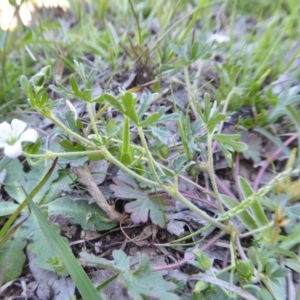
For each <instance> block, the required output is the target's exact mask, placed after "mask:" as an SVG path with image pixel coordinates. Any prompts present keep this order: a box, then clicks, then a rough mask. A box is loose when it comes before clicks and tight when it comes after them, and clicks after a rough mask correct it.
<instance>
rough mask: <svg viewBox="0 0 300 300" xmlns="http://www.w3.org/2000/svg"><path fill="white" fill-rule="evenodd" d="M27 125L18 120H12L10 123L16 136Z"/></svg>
mask: <svg viewBox="0 0 300 300" xmlns="http://www.w3.org/2000/svg"><path fill="white" fill-rule="evenodd" d="M26 126H27V124H26V123H25V122H23V121H21V120H19V119H13V120H12V121H11V127H12V130H13V131H14V132H16V134H17V136H19V135H20V134H21V133H22V132H23V131H24V130H25V128H26Z"/></svg>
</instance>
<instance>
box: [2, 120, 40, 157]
mask: <svg viewBox="0 0 300 300" xmlns="http://www.w3.org/2000/svg"><path fill="white" fill-rule="evenodd" d="M26 126H27V124H26V123H25V122H23V121H20V120H18V119H13V120H12V121H11V124H9V123H7V122H3V123H1V124H0V148H4V154H5V155H6V156H7V157H9V158H16V157H18V156H20V155H21V154H22V142H31V143H35V142H36V140H37V139H38V133H37V132H36V130H34V129H31V128H29V129H27V130H25V129H26Z"/></svg>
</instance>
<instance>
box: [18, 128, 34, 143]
mask: <svg viewBox="0 0 300 300" xmlns="http://www.w3.org/2000/svg"><path fill="white" fill-rule="evenodd" d="M38 137H39V135H38V133H37V132H36V130H34V129H32V128H29V129H27V130H26V131H24V132H23V133H22V134H21V136H20V138H19V141H20V142H32V143H35V142H36V140H37V139H38Z"/></svg>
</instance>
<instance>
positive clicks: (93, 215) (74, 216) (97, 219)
mask: <svg viewBox="0 0 300 300" xmlns="http://www.w3.org/2000/svg"><path fill="white" fill-rule="evenodd" d="M47 207H48V213H49V215H59V214H61V215H63V216H67V217H70V218H71V219H70V223H71V224H80V225H81V227H82V228H83V229H84V230H92V228H95V229H96V230H98V231H104V230H109V229H111V228H113V227H115V226H116V223H110V222H109V219H108V218H107V216H106V214H105V213H104V212H103V210H102V209H101V208H100V207H99V206H98V205H97V204H96V203H92V204H89V203H88V202H87V201H84V200H76V201H74V200H72V199H71V198H69V197H62V198H58V199H56V200H55V201H52V202H51V203H49V204H48V205H47Z"/></svg>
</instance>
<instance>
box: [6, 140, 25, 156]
mask: <svg viewBox="0 0 300 300" xmlns="http://www.w3.org/2000/svg"><path fill="white" fill-rule="evenodd" d="M4 154H5V155H6V156H7V157H8V158H16V157H18V156H20V155H21V154H22V145H21V142H20V141H17V142H16V143H14V144H13V145H6V146H5V148H4Z"/></svg>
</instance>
